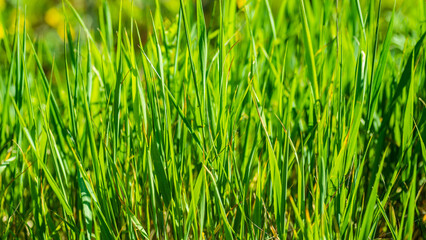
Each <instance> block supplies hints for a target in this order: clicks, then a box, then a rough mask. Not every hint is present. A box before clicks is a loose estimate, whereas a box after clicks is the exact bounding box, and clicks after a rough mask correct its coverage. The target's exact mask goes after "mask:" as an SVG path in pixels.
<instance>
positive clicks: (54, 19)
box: [0, 0, 64, 27]
mask: <svg viewBox="0 0 426 240" xmlns="http://www.w3.org/2000/svg"><path fill="white" fill-rule="evenodd" d="M0 1H1V0H0ZM44 21H46V23H47V24H49V25H50V26H51V27H58V26H59V25H60V24H62V23H63V21H64V18H63V16H62V14H61V13H60V12H59V11H58V10H57V9H56V8H54V7H53V8H50V9H49V10H47V12H46V14H45V15H44Z"/></svg>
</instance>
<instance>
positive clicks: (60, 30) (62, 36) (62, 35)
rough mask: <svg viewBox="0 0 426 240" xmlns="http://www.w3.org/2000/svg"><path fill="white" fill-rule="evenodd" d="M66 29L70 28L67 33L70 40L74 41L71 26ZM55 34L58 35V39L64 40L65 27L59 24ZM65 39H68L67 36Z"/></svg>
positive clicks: (73, 32)
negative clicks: (69, 35)
mask: <svg viewBox="0 0 426 240" xmlns="http://www.w3.org/2000/svg"><path fill="white" fill-rule="evenodd" d="M68 27H69V28H70V29H69V31H70V33H71V38H72V40H73V39H75V31H74V29H73V28H72V27H71V26H68ZM56 32H57V33H58V35H59V37H60V38H61V39H62V40H64V36H65V35H64V34H66V32H65V27H64V25H63V24H59V25H58V27H56ZM67 38H68V36H67Z"/></svg>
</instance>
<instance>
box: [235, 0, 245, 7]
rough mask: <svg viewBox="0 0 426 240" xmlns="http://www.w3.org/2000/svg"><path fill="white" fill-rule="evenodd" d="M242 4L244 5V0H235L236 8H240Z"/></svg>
mask: <svg viewBox="0 0 426 240" xmlns="http://www.w3.org/2000/svg"><path fill="white" fill-rule="evenodd" d="M244 5H246V0H237V6H238V8H242V7H244Z"/></svg>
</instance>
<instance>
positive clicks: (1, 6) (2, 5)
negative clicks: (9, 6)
mask: <svg viewBox="0 0 426 240" xmlns="http://www.w3.org/2000/svg"><path fill="white" fill-rule="evenodd" d="M5 7H6V1H5V0H0V10H3V9H4V8H5Z"/></svg>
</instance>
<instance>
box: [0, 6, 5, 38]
mask: <svg viewBox="0 0 426 240" xmlns="http://www.w3.org/2000/svg"><path fill="white" fill-rule="evenodd" d="M0 1H1V0H0ZM2 38H4V28H3V24H1V23H0V39H2Z"/></svg>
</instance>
